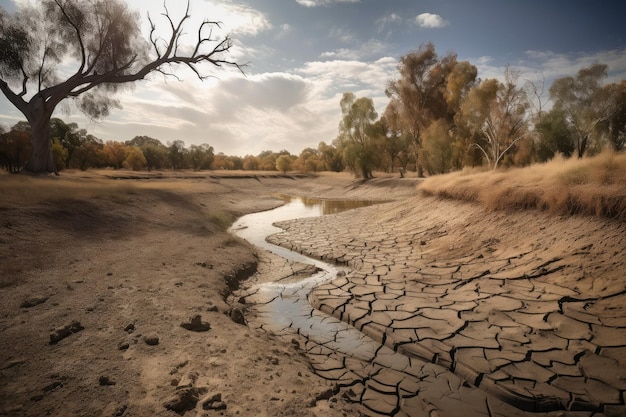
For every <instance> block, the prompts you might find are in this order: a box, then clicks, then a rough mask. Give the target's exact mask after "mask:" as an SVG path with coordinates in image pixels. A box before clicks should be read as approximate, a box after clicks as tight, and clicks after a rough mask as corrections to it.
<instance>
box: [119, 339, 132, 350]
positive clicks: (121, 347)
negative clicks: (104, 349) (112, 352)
mask: <svg viewBox="0 0 626 417" xmlns="http://www.w3.org/2000/svg"><path fill="white" fill-rule="evenodd" d="M129 347H130V343H128V342H126V341H124V342H121V343H120V344H119V346H118V347H117V348H118V349H119V350H126V349H128V348H129Z"/></svg>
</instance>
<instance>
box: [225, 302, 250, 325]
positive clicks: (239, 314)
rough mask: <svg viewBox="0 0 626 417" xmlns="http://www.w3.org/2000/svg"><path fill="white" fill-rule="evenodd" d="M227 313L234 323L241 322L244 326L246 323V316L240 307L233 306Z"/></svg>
mask: <svg viewBox="0 0 626 417" xmlns="http://www.w3.org/2000/svg"><path fill="white" fill-rule="evenodd" d="M228 315H229V316H230V319H231V320H232V321H234V322H235V323H237V324H243V325H244V326H245V325H246V317H245V316H244V314H243V311H242V309H241V308H239V307H233V308H232V309H231V310H230V312H229V314H228Z"/></svg>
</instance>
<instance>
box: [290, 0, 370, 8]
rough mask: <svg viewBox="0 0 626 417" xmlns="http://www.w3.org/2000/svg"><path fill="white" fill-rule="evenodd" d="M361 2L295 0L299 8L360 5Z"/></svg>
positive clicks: (347, 0) (359, 0) (348, 0)
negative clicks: (339, 4)
mask: <svg viewBox="0 0 626 417" xmlns="http://www.w3.org/2000/svg"><path fill="white" fill-rule="evenodd" d="M360 2H361V0H296V3H298V4H299V5H301V6H304V7H318V6H329V5H331V4H335V3H360Z"/></svg>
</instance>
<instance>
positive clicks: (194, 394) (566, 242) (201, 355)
mask: <svg viewBox="0 0 626 417" xmlns="http://www.w3.org/2000/svg"><path fill="white" fill-rule="evenodd" d="M419 181H420V180H418V179H416V178H404V179H400V178H397V176H396V177H392V176H382V175H381V176H378V177H377V178H376V179H374V180H370V181H367V182H362V181H355V180H354V178H353V177H352V176H351V175H349V174H337V175H331V174H323V175H319V176H290V175H286V176H285V175H279V174H267V173H257V174H256V175H255V174H254V173H250V172H241V173H232V172H230V173H221V174H217V173H214V172H211V173H192V172H186V173H171V172H169V173H159V172H156V173H154V172H153V173H141V174H137V173H132V172H120V171H89V172H65V173H63V174H62V175H61V176H60V177H44V178H34V177H29V176H23V175H17V176H16V175H8V174H2V175H0V335H1V337H0V416H12V417H13V416H16V417H21V416H44V415H46V416H106V417H108V416H117V417H120V416H125V417H127V416H134V417H148V416H170V417H174V416H177V415H185V416H186V417H193V416H202V417H204V416H218V415H219V416H235V415H242V416H281V415H284V416H296V417H305V416H358V415H359V411H360V410H362V408H359V406H358V405H357V404H353V403H351V402H349V401H348V398H350V396H349V395H347V393H346V390H345V389H342V390H340V389H338V387H337V385H336V382H330V381H328V380H325V379H322V378H320V377H318V376H317V375H316V374H315V371H314V369H313V367H312V366H311V363H310V362H309V360H310V357H309V358H308V359H307V357H306V356H305V353H306V352H305V349H306V348H307V347H306V345H305V343H304V341H303V340H298V339H290V340H285V339H284V338H281V337H279V336H276V335H273V334H268V333H260V332H258V331H256V330H253V329H251V328H249V327H247V326H246V325H243V324H238V323H241V322H244V321H245V315H246V311H245V310H246V306H245V305H243V306H241V305H238V304H234V306H236V308H233V307H232V306H231V305H230V304H229V302H228V301H229V299H228V296H229V295H230V294H231V293H232V291H233V290H234V289H235V288H237V286H238V284H239V282H241V281H242V280H244V279H246V278H248V277H250V276H252V274H254V273H255V271H257V269H259V270H263V269H267V265H262V264H260V259H263V256H262V255H261V254H258V253H257V252H256V251H255V249H254V248H252V247H251V246H250V245H249V244H247V243H246V242H244V241H242V240H240V239H238V238H236V237H234V236H233V235H231V234H230V233H228V231H227V228H228V226H229V225H230V224H231V223H232V221H233V220H235V219H236V218H237V217H239V216H241V215H243V214H246V213H251V212H256V211H261V210H266V209H269V208H273V207H276V206H277V205H279V204H281V202H282V200H279V199H277V198H275V197H273V195H274V193H283V194H290V195H300V196H310V197H322V198H343V199H351V198H352V199H365V200H388V199H394V200H397V202H396V203H393V204H391V205H379V206H373V208H372V209H367V211H364V210H360V211H359V212H358V213H357V212H355V213H354V214H352V213H349V212H348V213H344V214H342V215H340V216H333V217H328V218H325V219H324V220H322V219H319V224H318V220H315V219H310V220H308V221H307V222H298V223H297V224H295V223H294V224H293V225H292V228H293V229H294V230H292V233H293V232H294V231H295V230H296V229H298V228H304V229H306V228H307V227H311V228H312V229H311V230H312V232H311V231H309V232H307V233H309V234H315V236H313V237H312V238H310V239H309V238H308V237H307V238H306V239H305V240H304V241H302V242H299V243H298V242H297V241H294V236H297V234H293V236H291V237H289V234H288V233H287V234H286V235H285V236H286V237H284V239H286V242H287V241H288V242H287V243H289V244H290V245H292V246H293V245H295V246H296V247H298V248H299V249H300V250H302V251H305V252H309V253H312V254H313V255H314V256H320V257H322V256H326V255H328V256H330V257H331V258H332V257H337V256H339V255H341V254H343V255H342V256H341V258H342V259H343V258H345V257H346V256H347V254H351V253H357V252H359V253H361V254H362V256H363V257H365V258H363V259H366V258H367V256H374V257H375V258H376V259H379V258H380V256H381V255H380V254H384V255H385V256H388V257H389V260H388V261H389V264H390V265H394V264H396V263H398V262H400V261H402V262H404V263H406V262H408V261H407V259H409V258H407V253H408V252H407V251H409V250H415V251H417V252H418V253H417V255H416V256H417V257H416V259H418V258H419V259H422V260H423V259H426V260H427V261H429V262H431V263H432V265H430V264H428V265H426V268H427V269H428V268H431V269H432V268H441V265H439V263H441V262H444V261H446V262H447V261H450V260H451V259H453V258H454V259H456V258H455V257H458V258H459V259H461V260H463V259H464V258H463V256H465V255H463V254H464V253H465V252H464V250H465V249H463V248H464V247H465V246H467V247H469V248H475V249H476V250H475V251H474V252H476V253H474V255H476V254H478V255H476V257H477V258H480V260H481V262H483V261H485V260H490V259H492V258H493V260H494V262H496V263H497V264H498V265H500V263H498V262H499V261H500V260H501V259H500V258H503V259H505V258H506V259H509V260H508V261H507V262H504V264H506V265H513V267H514V266H515V265H516V264H515V262H513V263H511V261H510V258H511V257H513V259H517V257H518V256H517V255H516V254H513V255H515V256H513V255H511V253H512V252H511V251H515V250H519V251H522V252H523V256H521V255H520V256H519V258H520V259H522V258H524V259H526V258H529V260H530V264H532V265H534V263H533V262H535V261H537V262H535V263H537V264H538V265H539V266H538V268H540V269H541V268H544V266H545V262H546V259H547V260H548V261H550V262H553V261H552V260H553V259H557V258H558V262H560V263H559V265H558V268H556V269H555V272H558V273H559V274H561V275H563V276H564V277H565V278H567V283H568V285H567V286H566V287H567V288H571V290H572V291H575V292H576V294H579V295H577V297H578V298H581V297H583V296H585V297H587V298H585V300H587V299H589V300H591V297H599V299H600V300H604V299H607V300H609V301H611V302H613V301H612V300H618V298H619V297H618V296H623V267H624V264H625V262H626V257H625V256H624V245H623V242H624V241H623V236H624V227H625V226H624V224H623V223H622V222H616V221H611V220H606V219H604V220H602V219H596V218H592V217H584V216H574V217H567V216H555V215H550V214H546V213H540V212H534V211H532V212H531V211H528V212H525V211H523V210H522V211H519V212H515V213H510V212H509V213H507V212H486V211H485V210H484V209H482V208H480V207H478V206H477V205H472V204H469V203H460V202H454V201H441V200H436V199H433V198H432V197H429V198H426V199H424V198H422V197H421V196H420V194H419V193H418V191H417V190H416V186H417V185H418V183H419ZM464 213H465V214H464ZM452 214H453V215H452ZM431 223H432V224H431ZM433 225H435V226H436V227H435V226H433ZM376 231H377V233H378V234H377V235H376V236H382V235H381V233H383V232H384V233H383V234H388V235H390V236H393V239H388V240H389V242H395V243H392V246H391V247H389V248H386V249H385V248H384V245H383V243H385V242H387V240H384V241H381V242H378V243H380V244H381V245H382V246H381V247H383V249H384V250H380V251H379V246H380V245H378V244H374V245H367V244H366V243H367V241H368V240H371V239H375V238H374V237H373V233H374V232H376ZM313 232H314V233H313ZM420 233H425V234H424V236H422V235H420ZM405 235H407V236H408V235H411V236H408V237H407V236H405ZM414 235H415V236H414ZM418 235H419V236H418ZM385 236H386V235H385ZM539 236H542V238H541V240H538V237H539ZM294 242H295V243H294ZM316 242H317V243H316ZM407 242H409V243H407ZM411 242H418V243H419V244H417V243H415V244H414V243H411ZM589 242H591V243H590V244H588V243H589ZM361 243H363V245H361ZM374 243H377V242H374ZM405 243H406V245H405V246H406V247H404V246H402V245H404V244H405ZM355 245H356V246H355ZM399 245H400V246H399ZM463 245H465V246H463ZM309 246H313V248H310V247H309ZM353 246H354V247H353ZM370 247H371V248H372V251H373V250H374V249H376V251H378V252H380V253H378V252H376V253H374V252H372V253H370V252H371V251H370V249H367V250H365V249H363V248H370ZM315 248H318V249H319V248H322V249H324V250H326V249H327V251H326V252H324V253H316V250H317V249H315ZM403 248H404V249H403ZM516 248H517V249H516ZM520 248H521V249H520ZM401 249H402V250H401ZM340 250H343V251H344V252H341V253H340V252H338V251H340ZM472 250H474V249H472ZM335 252H336V253H337V254H339V255H337V254H335ZM555 257H557V258H555ZM544 258H545V259H544ZM411 259H412V258H411ZM353 261H354V262H353V263H354V264H355V265H357V266H358V265H360V263H363V262H361V261H359V260H358V259H356V260H353ZM359 262H360V263H359ZM420 262H421V264H423V263H424V262H425V261H424V262H422V261H420ZM437 262H439V263H437ZM516 262H517V261H516ZM519 262H521V261H519ZM555 262H556V261H555ZM421 264H420V265H421ZM561 264H563V265H561ZM367 265H368V267H371V268H373V270H372V271H371V274H374V275H376V274H378V275H380V273H379V272H377V271H376V265H375V264H374V263H368V264H367ZM422 267H424V265H421V266H420V268H422ZM359 268H360V270H359V271H357V272H358V273H363V274H367V273H369V272H367V271H366V270H365V269H364V267H363V265H361V267H359ZM415 268H416V270H418V269H420V268H417V267H415ZM415 268H414V269H415ZM504 268H505V269H506V268H508V266H507V267H504ZM357 269H358V268H357ZM392 269H393V268H391V267H390V268H387V270H388V271H391V270H392ZM518 269H519V268H518ZM522 269H523V271H522V272H524V273H525V274H526V273H527V270H528V268H526V266H524V268H522ZM531 269H532V268H531ZM494 271H496V270H495V269H494V270H492V272H493V273H494V274H496V275H497V273H496V272H494ZM507 271H508V269H506V271H505V270H503V272H502V274H504V273H505V272H506V273H509V272H510V273H511V274H513V276H514V275H515V273H517V272H519V271H517V270H516V269H515V268H513V270H512V271H508V272H507ZM568 271H569V272H568ZM405 272H406V271H405ZM413 272H415V271H413ZM548 272H549V271H548ZM570 272H571V273H570ZM275 273H277V272H275ZM403 273H404V272H403ZM545 273H547V272H546V271H544V270H543V269H541V271H540V274H539V275H540V276H541V275H545ZM357 275H358V274H357ZM480 277H482V275H481V276H480ZM480 277H478V278H477V279H479V278H480ZM524 277H526V275H524ZM589 277H592V278H593V279H591V280H590V279H588V278H589ZM277 278H280V277H277ZM379 278H380V277H379ZM596 278H598V279H597V280H595V279H596ZM346 279H347V278H346ZM346 279H344V281H345V280H346ZM594 280H595V281H594ZM574 281H575V282H574ZM368 282H369V281H368ZM570 284H571V285H570ZM609 284H610V285H609ZM454 285H456V284H454ZM579 287H580V288H579ZM542 288H543V287H542ZM551 288H552V287H551ZM531 290H532V291H538V290H539V287H532V288H531V289H530V290H528V291H531ZM468 291H469V290H468ZM524 291H526V290H524ZM528 291H526V292H528ZM532 291H531V292H532ZM546 291H547V290H546ZM383 292H384V291H383ZM469 292H470V293H471V294H469V295H468V296H470V295H471V296H472V297H474V294H473V292H472V291H469ZM474 292H475V291H474ZM544 292H545V291H544ZM548 292H549V291H548ZM341 293H342V294H344V293H345V291H343V290H342V291H341ZM607 294H608V295H607ZM545 295H546V294H543V293H541V294H539V295H538V296H537V297H539V298H538V299H540V298H541V297H545ZM574 298H576V297H574ZM574 298H572V297H569V296H566V297H565V298H564V302H565V301H567V302H569V301H576V300H575V299H574ZM583 298H584V297H583ZM574 304H575V303H574ZM578 304H581V305H582V304H584V303H578ZM578 304H576V305H578ZM587 304H589V303H587ZM587 304H584V308H587ZM560 306H561V305H560V304H558V307H559V308H560ZM609 307H610V308H609ZM609 307H607V309H606V310H607V311H608V313H607V314H609V316H610V317H609V318H607V319H606V323H608V324H606V323H605V324H606V325H607V326H609V327H610V330H611V332H612V333H610V335H612V336H610V335H609V333H606V332H605V333H606V335H605V336H604V337H600V336H601V335H604V334H605V333H602V332H600V331H599V330H598V331H596V333H597V335H595V333H594V335H593V338H591V336H589V337H588V336H587V333H589V332H588V331H587V330H588V329H587V327H588V326H587V327H585V329H586V331H585V332H584V333H585V335H583V336H584V337H583V336H580V337H583V338H587V339H589V340H590V341H593V342H594V343H596V342H597V343H600V342H602V343H604V342H606V343H604V344H607V346H609V347H607V348H596V349H595V350H592V353H593V354H595V355H597V354H605V353H606V355H609V356H611V355H612V356H611V358H612V357H613V356H615V358H614V359H615V361H617V362H618V363H619V364H620V365H619V368H618V369H616V370H615V371H617V372H615V371H611V370H608V369H606V366H605V365H606V363H609V362H607V361H605V362H602V363H603V364H605V365H603V366H602V367H598V366H595V365H594V366H593V367H592V368H593V369H594V372H595V373H594V375H596V374H598V373H599V372H601V373H603V374H611V375H617V376H616V377H615V378H613V379H616V378H617V379H619V381H618V383H617V387H616V388H615V389H614V390H613V391H615V390H617V392H618V394H619V395H621V397H620V398H617V399H616V400H615V401H617V402H618V403H620V406H619V407H618V408H619V412H622V411H623V392H624V391H623V390H624V389H623V380H624V379H623V378H622V377H621V376H620V375H624V372H625V371H624V368H623V352H625V349H626V339H625V338H624V337H626V333H625V330H624V329H626V327H625V326H624V314H623V310H624V308H623V306H621V305H620V306H613V305H612V304H611V305H610V306H609ZM494 308H495V307H494ZM568 308H569V307H568ZM485 311H488V312H489V311H491V310H485ZM568 311H569V310H568ZM575 313H576V314H577V315H576V317H577V318H580V317H582V319H581V320H583V319H584V320H591V319H593V320H595V321H593V322H592V324H591V325H590V326H591V328H593V329H596V327H597V328H599V327H598V325H597V323H596V322H597V317H595V318H588V315H585V314H582V313H580V312H575ZM468 314H469V313H468ZM572 314H573V313H572ZM603 314H604V313H603ZM491 316H494V315H493V314H491V313H489V317H491ZM600 316H601V315H600ZM494 317H495V316H494ZM555 317H556V316H555ZM559 317H560V316H559ZM602 317H603V316H601V317H600V318H601V319H602ZM607 317H608V316H607ZM484 320H486V319H485V318H483V319H481V320H478V319H476V320H474V321H472V323H473V322H476V323H478V322H482V321H484ZM603 320H604V319H603ZM539 321H540V324H542V326H543V323H544V322H546V320H545V319H543V320H539ZM594 323H596V324H594ZM594 326H596V327H594ZM557 327H558V326H557ZM600 327H601V326H600ZM463 328H464V327H463ZM572 329H574V330H576V329H578V327H576V326H569V327H568V326H565V327H564V328H563V329H561V328H560V327H559V328H558V329H557V331H561V332H566V333H568V335H569V336H568V337H570V336H571V337H570V338H574V339H576V338H580V337H579V336H578V335H577V333H576V332H574V330H572ZM600 330H603V329H600ZM544 333H545V332H543V331H539V332H538V333H537V334H544ZM570 333H571V334H570ZM609 339H611V340H609ZM613 339H615V340H613ZM585 340H586V339H585ZM587 345H589V344H587ZM587 345H585V346H587ZM589 346H591V345H589ZM589 346H587V347H589ZM574 347H575V346H574ZM526 356H528V355H526ZM533 357H534V356H533ZM576 357H577V358H580V357H581V356H580V355H578V356H576ZM584 357H585V358H586V357H591V356H590V355H586V356H584ZM613 362H614V361H613ZM613 362H611V363H613ZM550 363H551V362H550ZM585 363H586V362H585ZM594 363H595V362H594ZM592 365H593V363H592ZM572 366H573V367H574V368H576V366H577V365H576V364H574V365H572ZM568 369H569V368H568ZM576 369H578V368H576ZM581 369H582V368H581ZM583 371H584V372H583V373H585V372H587V371H585V370H584V369H583ZM342 372H343V371H342ZM555 372H557V371H555ZM564 372H565V371H563V370H562V369H561V370H559V371H558V372H557V374H556V375H557V376H558V377H560V376H562V375H561V374H563V375H567V376H568V378H569V375H570V374H569V373H566V372H565V373H564ZM357 373H358V372H357ZM587 373H588V372H587ZM381 375H382V376H384V375H383V374H381ZM382 376H381V378H382ZM581 378H583V379H584V383H583V382H581V384H582V386H583V388H585V387H587V378H588V375H587V374H585V375H584V376H583V377H581ZM594 378H595V379H600V380H601V379H602V378H604V377H601V376H599V375H596V376H595V377H594ZM435 379H437V378H435ZM556 379H558V378H556ZM570 379H571V378H570ZM570 379H568V381H569V380H570ZM592 379H593V378H592ZM605 379H606V378H605ZM617 379H616V380H617ZM551 380H552V379H551ZM374 382H376V381H374ZM386 382H388V381H386ZM435 382H436V381H435ZM374 385H376V384H374ZM570 385H571V384H570ZM596 385H597V384H596ZM585 389H586V388H585ZM426 391H427V390H426ZM600 391H602V390H600ZM598 392H599V391H598ZM611 392H612V391H611ZM452 394H453V395H456V392H453V393H452ZM416 398H417V397H416ZM611 401H613V400H611ZM615 401H614V402H615ZM383 402H384V401H383ZM444 402H445V404H443V405H448V402H447V401H444ZM461 403H462V404H461V405H460V407H461V408H462V407H464V404H465V403H464V402H463V401H461ZM609 403H610V402H609ZM607 404H608V403H607ZM611 404H613V403H611ZM409 405H410V404H409ZM382 409H383V408H381V409H380V410H382ZM416 409H417V408H416ZM605 411H606V410H605ZM619 412H618V414H615V415H622V414H619ZM377 415H384V414H381V413H378V414H377ZM409 415H413V414H409ZM417 415H422V413H420V414H417ZM424 415H426V414H424ZM442 415H444V414H442ZM445 415H457V414H454V413H453V414H445ZM503 415H506V414H503ZM576 415H578V414H576ZM589 415H591V414H589ZM606 415H607V416H608V415H613V414H610V413H609V414H606Z"/></svg>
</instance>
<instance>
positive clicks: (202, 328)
mask: <svg viewBox="0 0 626 417" xmlns="http://www.w3.org/2000/svg"><path fill="white" fill-rule="evenodd" d="M180 327H182V328H183V329H187V330H190V331H192V332H206V331H208V330H209V329H210V328H211V325H210V324H209V323H206V322H203V321H202V316H200V315H199V314H196V315H195V316H193V317H192V318H191V319H190V320H189V322H188V323H181V324H180Z"/></svg>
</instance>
